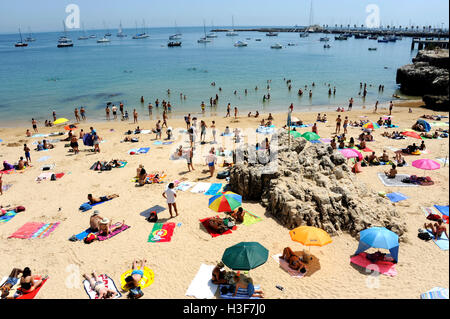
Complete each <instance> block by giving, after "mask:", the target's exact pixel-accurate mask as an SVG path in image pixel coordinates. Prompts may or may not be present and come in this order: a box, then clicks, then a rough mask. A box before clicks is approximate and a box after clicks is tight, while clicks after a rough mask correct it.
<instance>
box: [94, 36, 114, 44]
mask: <svg viewBox="0 0 450 319" xmlns="http://www.w3.org/2000/svg"><path fill="white" fill-rule="evenodd" d="M109 42H111V40H110V39H108V38H107V37H106V34H105V36H104V37H103V38H101V39H98V40H97V43H109Z"/></svg>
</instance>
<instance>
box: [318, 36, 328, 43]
mask: <svg viewBox="0 0 450 319" xmlns="http://www.w3.org/2000/svg"><path fill="white" fill-rule="evenodd" d="M319 41H322V42H328V41H330V38H328V37H323V38H320V39H319Z"/></svg>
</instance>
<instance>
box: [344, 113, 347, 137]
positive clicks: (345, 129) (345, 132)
mask: <svg viewBox="0 0 450 319" xmlns="http://www.w3.org/2000/svg"><path fill="white" fill-rule="evenodd" d="M347 126H348V116H346V117H345V119H344V134H347Z"/></svg>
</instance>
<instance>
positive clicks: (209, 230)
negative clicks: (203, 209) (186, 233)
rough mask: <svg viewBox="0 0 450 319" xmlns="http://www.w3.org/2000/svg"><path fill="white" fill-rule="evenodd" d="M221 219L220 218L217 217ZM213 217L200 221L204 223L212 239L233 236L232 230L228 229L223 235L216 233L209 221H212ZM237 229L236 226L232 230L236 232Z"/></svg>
mask: <svg viewBox="0 0 450 319" xmlns="http://www.w3.org/2000/svg"><path fill="white" fill-rule="evenodd" d="M216 217H219V216H216ZM211 218H212V217H208V218H204V219H200V222H201V223H202V225H203V226H204V227H205V228H206V230H207V231H208V233H209V234H210V235H211V236H212V237H218V236H220V235H225V234H231V233H232V231H231V229H228V230H227V231H226V232H223V233H222V234H220V233H216V232H215V231H214V230H213V229H212V228H211V227H209V223H208V221H209V220H210V219H211ZM236 229H237V227H236V226H234V227H233V228H232V230H236Z"/></svg>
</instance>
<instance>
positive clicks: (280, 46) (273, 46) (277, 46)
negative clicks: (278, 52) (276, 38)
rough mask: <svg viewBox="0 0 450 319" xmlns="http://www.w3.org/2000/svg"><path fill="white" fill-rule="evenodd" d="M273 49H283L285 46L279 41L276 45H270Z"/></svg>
mask: <svg viewBox="0 0 450 319" xmlns="http://www.w3.org/2000/svg"><path fill="white" fill-rule="evenodd" d="M270 48H271V49H282V48H283V46H282V45H281V44H279V43H275V44H274V45H271V46H270Z"/></svg>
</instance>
